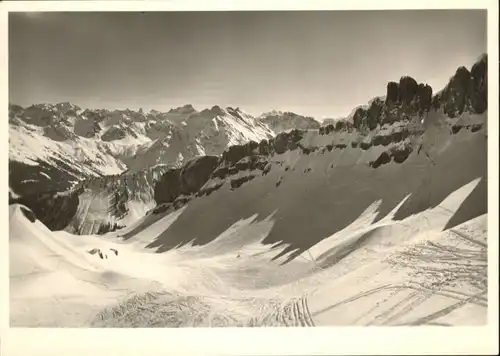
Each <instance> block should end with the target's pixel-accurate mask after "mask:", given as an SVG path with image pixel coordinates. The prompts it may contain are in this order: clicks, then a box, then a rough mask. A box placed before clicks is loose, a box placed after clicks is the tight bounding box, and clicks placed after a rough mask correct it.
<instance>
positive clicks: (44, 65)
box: [9, 10, 487, 119]
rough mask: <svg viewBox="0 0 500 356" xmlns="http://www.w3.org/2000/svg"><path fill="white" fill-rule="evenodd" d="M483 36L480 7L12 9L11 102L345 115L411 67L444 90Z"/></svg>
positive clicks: (483, 19) (467, 62)
mask: <svg viewBox="0 0 500 356" xmlns="http://www.w3.org/2000/svg"><path fill="white" fill-rule="evenodd" d="M486 44H487V38H486V11H482V10H439V11H434V10H433V11H431V10H425V11H398V10H396V11H307V12H306V11H304V12H302V11H301V12H281V11H272V12H271V11H269V12H150V13H144V14H141V13H138V12H135V13H123V12H122V13H109V12H108V13H104V12H103V13H78V12H76V13H37V14H26V13H24V14H23V13H17V14H12V13H11V14H10V16H9V94H10V98H9V100H10V102H12V103H16V104H19V105H22V106H28V105H31V104H34V103H44V102H47V103H57V102H64V101H70V102H72V103H74V104H77V105H79V106H81V107H83V108H109V109H114V108H130V109H138V108H141V107H142V108H144V109H157V110H160V111H166V110H169V109H170V108H172V107H178V106H182V105H185V104H188V103H189V104H192V105H193V106H194V107H195V108H196V109H198V110H202V109H204V108H206V107H212V106H213V105H220V106H233V107H241V108H242V109H243V110H244V111H247V112H249V113H251V114H254V115H259V114H260V113H262V112H265V111H270V110H273V109H275V110H284V111H285V110H286V111H294V112H297V113H301V114H304V115H311V116H314V117H316V118H317V119H322V118H324V117H342V116H346V115H348V114H349V113H350V112H351V111H352V109H353V108H354V107H356V106H358V105H363V104H366V103H367V102H368V101H369V100H370V99H371V98H373V97H374V96H378V95H385V90H386V85H387V82H388V81H391V80H393V81H398V80H399V78H400V77H401V76H403V75H410V76H412V77H414V78H415V79H416V80H417V81H419V82H425V83H428V84H429V85H431V86H432V87H433V89H434V91H438V90H439V89H442V87H443V86H444V85H445V84H446V83H447V81H448V79H449V77H450V76H451V75H453V73H454V72H455V70H456V68H457V67H459V66H461V65H464V66H466V67H467V68H470V66H471V65H472V64H473V63H474V61H475V60H476V59H477V58H478V57H479V55H480V54H481V53H484V52H486Z"/></svg>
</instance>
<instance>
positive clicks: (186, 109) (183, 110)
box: [168, 104, 196, 114]
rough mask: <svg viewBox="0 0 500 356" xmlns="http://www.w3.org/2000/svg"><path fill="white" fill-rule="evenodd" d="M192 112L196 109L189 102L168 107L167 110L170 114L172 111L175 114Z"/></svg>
mask: <svg viewBox="0 0 500 356" xmlns="http://www.w3.org/2000/svg"><path fill="white" fill-rule="evenodd" d="M193 112H196V109H195V108H194V107H193V105H191V104H186V105H184V106H179V107H177V108H173V109H170V110H169V111H168V113H170V114H173V113H175V114H189V113H193Z"/></svg>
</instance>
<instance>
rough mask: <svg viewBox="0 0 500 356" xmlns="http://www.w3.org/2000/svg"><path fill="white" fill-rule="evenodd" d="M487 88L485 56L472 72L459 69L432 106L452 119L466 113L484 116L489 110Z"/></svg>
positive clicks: (486, 61) (463, 68)
mask: <svg viewBox="0 0 500 356" xmlns="http://www.w3.org/2000/svg"><path fill="white" fill-rule="evenodd" d="M487 88H488V59H487V56H486V55H483V56H481V58H480V59H479V60H478V61H477V62H476V63H474V65H473V66H472V68H471V70H470V71H469V70H468V69H467V68H465V67H459V68H458V69H457V71H456V72H455V74H454V75H453V76H452V77H451V78H450V81H449V83H448V85H446V87H445V88H444V89H443V90H442V91H441V92H439V93H438V94H436V95H435V96H434V98H433V100H432V105H433V107H434V108H435V109H441V110H443V111H444V113H445V114H446V115H448V116H449V117H452V118H454V117H458V116H459V115H461V114H462V113H464V112H469V113H474V114H482V113H484V112H485V111H486V110H487V100H488V93H487Z"/></svg>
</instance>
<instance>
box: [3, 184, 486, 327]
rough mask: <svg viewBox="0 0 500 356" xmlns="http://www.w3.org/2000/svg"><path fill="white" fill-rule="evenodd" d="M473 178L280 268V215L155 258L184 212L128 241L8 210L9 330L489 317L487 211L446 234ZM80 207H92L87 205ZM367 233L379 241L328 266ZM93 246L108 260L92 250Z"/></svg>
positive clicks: (463, 321) (449, 321) (356, 226)
mask: <svg viewBox="0 0 500 356" xmlns="http://www.w3.org/2000/svg"><path fill="white" fill-rule="evenodd" d="M477 183H478V180H475V181H473V182H471V183H469V184H467V185H465V186H464V187H462V188H461V189H459V190H457V191H455V192H454V193H452V194H451V195H450V196H448V197H447V198H446V199H445V200H444V201H443V202H442V203H441V204H440V205H439V206H437V207H436V208H433V209H429V210H427V211H424V212H422V213H420V214H417V215H414V216H410V217H408V218H406V219H405V220H403V221H393V220H392V215H393V213H394V212H395V211H396V210H397V207H396V208H395V209H394V210H393V211H392V212H391V213H389V214H388V215H387V216H386V217H385V218H384V219H382V220H380V221H378V222H377V223H375V224H372V222H373V219H374V217H375V214H376V211H377V208H378V206H379V205H380V201H376V202H374V203H373V204H372V205H371V206H370V207H368V208H367V209H366V210H365V212H364V213H362V214H361V215H360V216H359V218H358V219H357V220H356V221H354V222H353V223H352V224H351V225H349V226H348V227H346V228H345V229H343V230H341V231H339V232H337V233H335V234H334V235H332V236H330V237H327V238H325V239H324V240H323V241H321V242H320V243H318V244H317V245H315V246H313V247H312V248H311V249H310V250H308V251H305V252H304V253H302V255H301V256H299V257H297V258H296V259H295V260H293V261H292V262H291V263H289V264H286V265H283V266H280V263H281V262H283V261H284V260H285V259H286V258H287V256H286V255H285V256H282V257H280V258H279V259H277V260H276V261H271V259H272V258H273V257H274V256H276V255H278V254H279V253H280V252H281V251H283V249H284V248H286V247H287V246H279V247H278V246H277V245H275V246H272V247H269V246H266V245H262V243H261V241H262V240H263V239H264V238H265V237H266V236H267V234H268V233H269V232H270V231H271V229H272V226H273V224H274V221H273V215H271V216H269V217H268V218H267V219H265V220H263V221H260V222H255V219H256V216H254V217H250V218H249V219H246V220H243V221H240V222H238V223H235V224H234V225H233V226H231V227H230V228H229V229H227V230H226V232H224V233H223V234H221V235H220V236H219V237H218V238H217V239H215V240H213V241H212V242H210V243H208V244H206V245H202V246H193V245H192V244H188V245H185V246H182V247H178V248H176V249H173V250H170V251H167V252H165V253H161V254H157V253H155V251H154V250H151V249H148V248H145V246H146V245H147V244H149V243H150V242H151V241H154V239H155V238H156V236H158V235H159V234H160V233H162V232H163V231H164V230H166V229H167V228H168V227H169V226H170V225H171V224H172V223H173V222H174V221H175V220H176V218H177V217H178V216H179V215H180V214H182V209H181V210H180V211H177V212H175V213H172V214H169V215H167V216H165V217H164V218H162V219H161V220H159V221H157V222H156V223H154V224H153V225H151V226H149V227H148V228H147V229H145V230H144V231H142V232H140V233H139V234H138V235H136V236H134V237H132V238H131V239H130V240H125V241H124V240H122V239H121V238H120V237H119V234H120V231H118V232H113V233H109V234H107V235H104V236H93V235H89V236H74V235H70V234H68V233H66V232H64V231H60V232H51V231H49V230H48V229H47V228H45V226H43V225H42V224H41V223H40V222H38V221H37V222H35V223H30V222H29V221H28V220H27V219H26V218H25V217H24V215H23V213H22V212H21V211H20V208H19V206H11V214H10V215H11V217H10V225H11V233H10V256H11V325H13V326H14V325H15V326H28V325H29V326H33V325H39V326H75V325H77V326H78V325H79V326H89V325H92V326H102V327H146V326H147V327H172V326H303V327H311V326H321V325H422V324H427V325H469V324H473V325H478V324H483V323H485V320H486V304H487V301H486V292H487V278H486V246H487V243H486V215H483V216H480V217H478V218H476V219H473V220H472V221H470V222H468V223H465V224H462V225H461V226H458V227H455V228H454V229H452V230H450V231H444V232H442V231H441V230H442V228H443V227H444V226H445V224H446V222H447V221H448V220H449V218H450V217H451V216H452V215H453V214H454V212H455V211H456V210H457V209H458V207H459V206H460V205H461V203H462V202H463V201H464V199H465V198H466V197H467V196H468V195H469V194H470V193H471V191H472V190H473V189H474V187H475V186H476V185H477ZM407 198H408V197H406V198H405V199H407ZM403 202H404V200H403V201H402V202H401V203H400V204H402V203H403ZM79 209H81V214H86V213H87V211H88V206H83V205H82V206H81V207H80V208H79ZM367 233H368V234H371V240H369V241H371V242H369V243H366V244H365V245H363V246H362V247H358V248H357V249H355V250H353V251H352V252H351V254H350V255H349V256H347V257H344V258H342V259H341V260H338V261H337V262H335V263H331V262H330V261H331V259H332V258H335V256H336V255H337V254H339V253H342V251H344V250H345V249H350V248H351V246H356V241H357V240H358V239H360V238H361V237H362V236H364V234H367ZM28 236H29V238H28ZM96 248H97V249H99V250H100V251H101V254H102V256H103V258H102V259H101V258H99V255H98V254H90V253H88V251H91V250H92V249H96ZM115 251H116V253H115ZM296 271H302V272H303V273H302V274H300V273H299V274H296V273H297V272H296ZM288 276H295V278H293V277H292V279H288V280H287V278H288ZM296 276H299V277H296ZM300 276H301V277H300ZM63 281H65V282H63ZM54 283H55V285H59V286H60V287H62V284H64V285H65V287H64V288H57V287H54ZM68 286H74V287H68ZM117 300H118V301H117Z"/></svg>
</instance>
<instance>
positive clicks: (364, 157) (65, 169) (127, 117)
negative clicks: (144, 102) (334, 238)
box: [9, 55, 487, 236]
mask: <svg viewBox="0 0 500 356" xmlns="http://www.w3.org/2000/svg"><path fill="white" fill-rule="evenodd" d="M9 109H10V112H9V131H10V132H9V133H10V135H9V150H10V151H9V187H10V196H9V201H10V202H11V203H15V202H17V203H21V204H23V205H25V206H27V207H29V208H30V209H32V210H33V212H34V214H35V215H36V216H37V218H38V219H40V220H41V221H42V222H43V223H44V224H45V225H46V226H48V227H49V228H50V229H55V230H57V229H66V230H68V231H71V232H73V233H78V234H91V233H102V232H106V231H107V230H109V229H115V228H117V227H120V226H124V225H129V224H130V223H131V222H133V221H136V220H137V219H138V218H140V217H141V216H144V215H145V214H146V213H148V212H151V211H152V210H153V209H154V210H155V211H156V213H158V212H159V210H158V209H160V210H161V209H167V210H175V209H178V208H179V207H181V206H183V205H185V204H186V202H188V201H192V200H195V201H197V200H196V199H197V198H198V197H200V196H208V195H211V194H212V192H215V191H217V190H219V189H222V188H221V187H223V186H226V183H227V185H228V186H229V187H230V188H228V189H229V190H230V191H233V190H238V191H240V189H239V188H240V187H241V186H243V187H245V186H252V187H254V186H256V184H257V183H255V182H254V181H253V179H254V178H255V177H260V176H265V175H267V173H268V172H269V169H271V168H270V167H275V166H276V165H278V166H279V167H282V166H283V167H285V166H286V167H288V166H290V162H288V161H286V162H285V161H283V158H282V155H284V154H285V153H287V152H292V151H293V155H292V156H293V157H295V156H297V157H296V158H293V157H292V158H293V160H294V159H300V160H301V162H302V161H303V165H304V168H303V169H304V174H307V173H308V172H310V170H311V169H312V168H310V167H309V166H308V162H311V164H312V162H316V161H314V159H316V160H318V162H322V163H321V164H323V163H324V162H323V161H322V159H323V158H321V157H323V156H324V155H325V154H327V152H330V153H331V154H332V155H333V156H335V157H337V158H336V160H335V162H333V163H331V166H329V167H330V168H328V167H327V168H325V172H326V170H330V169H333V168H334V167H336V166H337V165H339V166H340V168H339V169H337V170H336V171H335V172H336V173H335V174H337V175H338V176H339V178H338V179H340V178H342V176H341V173H339V172H341V171H342V169H343V168H344V167H343V166H345V167H347V166H349V167H351V166H352V167H354V166H356V167H357V166H359V167H362V168H359V170H361V171H362V172H363V174H365V175H366V177H367V179H371V178H369V177H372V176H371V174H372V173H369V172H372V171H370V169H378V168H379V167H385V166H387V165H388V166H393V165H394V164H396V165H402V164H403V163H405V162H406V161H407V160H409V157H410V158H411V160H413V161H415V162H420V161H422V162H420V163H419V164H421V167H424V163H425V165H428V164H431V163H432V159H431V156H430V154H429V153H428V152H430V151H432V147H433V145H435V144H439V145H442V144H443V142H448V141H449V142H455V141H457V140H458V141H460V140H462V139H461V138H460V140H459V139H457V138H454V136H456V134H457V133H459V132H462V133H463V132H468V135H470V137H473V138H474V140H475V141H477V142H478V143H477V145H478V146H480V148H481V150H482V149H484V148H485V147H483V143H481V142H482V141H480V139H479V138H477V137H479V136H478V135H477V134H476V133H478V132H479V133H481V135H482V133H483V132H487V131H486V130H487V127H486V126H487V120H486V112H487V57H486V55H483V56H481V57H480V58H479V59H478V61H477V62H476V63H474V64H473V65H472V67H471V69H470V70H468V69H467V68H465V67H460V68H458V69H457V70H456V72H455V74H454V75H453V76H452V77H451V78H450V81H449V83H448V84H447V85H446V87H445V88H443V89H442V90H441V91H439V92H437V93H433V90H432V88H431V87H430V86H428V85H426V84H425V83H417V82H416V81H415V80H414V79H413V78H411V77H409V76H403V77H401V78H400V80H399V82H389V83H388V84H387V87H386V95H385V96H380V97H376V98H374V99H373V100H371V101H370V102H369V103H368V104H366V105H362V106H359V107H357V108H355V109H354V110H353V111H352V113H351V115H349V116H348V117H347V118H344V119H339V120H335V121H333V122H332V121H330V122H328V121H327V122H326V123H323V124H320V123H319V122H318V121H316V120H314V119H313V118H311V117H304V116H301V115H297V114H294V113H290V112H276V111H274V112H269V113H265V114H263V115H260V116H258V117H253V116H251V115H249V114H247V113H245V112H243V111H242V110H241V109H239V108H230V107H227V108H221V107H219V106H214V107H212V108H210V109H204V110H202V111H197V110H195V109H194V108H193V107H192V106H191V105H185V106H183V107H179V108H175V109H171V110H170V111H168V112H166V113H162V112H159V111H154V110H153V111H149V112H144V111H142V110H139V111H132V110H114V111H110V110H88V109H86V110H85V109H81V108H79V107H77V106H75V105H72V104H70V103H60V104H56V105H48V104H39V105H32V106H30V107H28V108H22V107H20V106H16V105H10V108H9ZM438 123H439V125H441V126H439V128H438V129H435V128H434V126H436V125H437V124H438ZM433 125H434V126H433ZM433 130H435V131H436V132H438V133H439V134H437V133H433V132H434V131H433ZM447 130H448V131H447ZM424 133H425V134H424ZM464 135H465V134H464ZM462 136H463V135H462ZM463 137H464V140H465V139H467V137H469V136H467V135H465V136H463ZM481 137H482V136H481ZM436 140H444V141H443V142H437V141H436ZM471 140H472V138H471ZM458 141H457V142H458ZM464 142H465V141H464ZM463 144H465V143H463ZM454 145H455V146H454V147H459V144H458V143H454ZM422 147H423V148H422ZM464 147H465V146H464ZM445 148H446V147H444V146H443V148H442V149H443V150H444V149H445ZM457 149H458V148H457ZM436 152H437V151H436ZM334 153H335V154H334ZM422 154H425V155H428V156H426V157H428V158H429V160H427V158H425V157H424V158H422ZM439 154H440V153H439V152H437V153H436V155H438V156H439ZM425 155H424V156H425ZM477 157H479V158H478V162H479V163H481V164H482V163H483V162H482V161H479V159H480V157H483V156H481V155H478V156H477ZM292 158H290V159H292ZM313 158H314V159H313ZM287 159H288V158H287ZM453 159H455V158H453ZM429 162H430V163H429ZM479 163H478V164H479ZM318 164H319V163H318ZM276 167H277V166H276ZM408 167H412V169H413V168H415V167H416V168H415V172H414V174H416V175H418V174H420V171H418V169H420V168H418V167H420V166H419V165H415V166H411V165H408ZM425 167H426V168H425V169H428V170H430V169H431V168H430V167H431V166H429V167H427V166H425ZM457 167H458V166H457ZM483 168H484V167H483V166H481V167H479V168H478V169H477V172H475V171H474V172H472V171H471V173H470V178H471V179H472V178H474V177H476V176H482V175H483V173H484V172H483ZM273 169H278V170H279V171H280V172H281V169H282V168H273ZM301 169H302V168H301ZM353 169H354V168H353ZM357 169H358V168H356V169H354V170H357ZM457 169H458V168H457ZM471 169H472V168H471ZM252 172H253V173H252ZM325 172H323V173H325ZM280 174H281V175H282V177H281V178H279V177H275V178H276V179H277V181H275V182H271V183H269V182H268V183H269V184H270V185H273V186H274V184H275V186H276V187H278V186H280V185H281V183H282V179H284V178H283V177H285V176H290V175H294V174H295V175H296V174H298V173H291V172H289V171H288V169H286V168H284V171H283V172H281V173H280ZM328 174H329V173H328ZM319 176H320V175H319V173H318V177H319ZM473 176H474V177H473ZM294 177H295V176H294ZM325 177H330V175H327V176H325ZM296 178H297V179H298V177H296ZM302 178H304V177H302ZM323 178H324V177H323ZM467 178H469V176H467ZM262 179H264V178H262ZM266 179H267V178H266ZM273 179H274V178H273ZM304 179H305V178H304ZM318 179H319V178H318ZM325 179H326V178H325ZM328 179H330V178H328ZM342 179H344V178H342ZM391 179H392V178H391ZM250 181H252V182H250ZM255 181H260V179H255ZM266 181H267V180H266ZM299 181H300V180H297V186H296V189H297V190H293V191H290V192H293V194H299V193H300V192H302V190H301V189H305V188H304V187H303V186H301V185H300V184H299ZM318 182H319V181H318ZM318 182H317V184H319V183H318ZM388 182H389V180H388ZM461 183H463V184H465V183H467V182H465V181H464V182H462V181H460V184H461ZM311 184H312V183H311ZM314 184H316V183H314ZM391 184H392V183H391ZM415 184H417V183H416V182H415ZM457 184H458V183H457ZM482 184H483V185H482V186H481V187H484V183H482ZM335 186H336V185H335ZM451 188H457V186H453V187H451V186H450V189H451ZM255 189H257V188H255ZM266 189H267V188H266ZM325 189H326V188H325ZM356 189H359V187H358V188H356ZM412 189H413V188H412ZM415 189H416V188H415ZM481 189H482V188H481ZM224 191H226V188H224ZM243 191H245V189H243ZM355 192H356V191H354V192H353V194H354V193H355ZM379 193H380V194H381V191H378V192H377V194H379ZM256 194H257V193H256ZM290 194H292V193H290ZM301 194H302V193H301ZM304 194H305V193H304ZM211 199H212V198H211ZM214 199H215V198H214ZM308 199H309V198H308ZM317 199H319V196H318V197H317ZM331 199H333V200H335V196H333V197H332V198H331ZM377 199H378V198H377ZM481 199H482V198H481ZM244 200H245V199H243V200H242V201H244ZM333 200H332V201H333ZM481 201H482V200H481ZM219 203H220V204H223V202H222V201H220V202H219ZM295 203H297V202H295ZM301 204H302V203H301ZM325 204H326V202H325ZM422 204H424V203H422ZM425 204H427V203H425ZM425 204H424V205H425ZM481 204H482V203H481ZM478 209H479V210H481V209H483V206H482V205H478ZM306 215H307V214H306ZM294 218H295V219H297V218H298V217H297V216H295V217H294ZM328 219H330V220H331V217H328ZM193 221H194V220H193ZM291 233H292V232H291V231H288V232H287V234H291ZM285 235H286V234H285ZM193 236H194V235H193Z"/></svg>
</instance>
